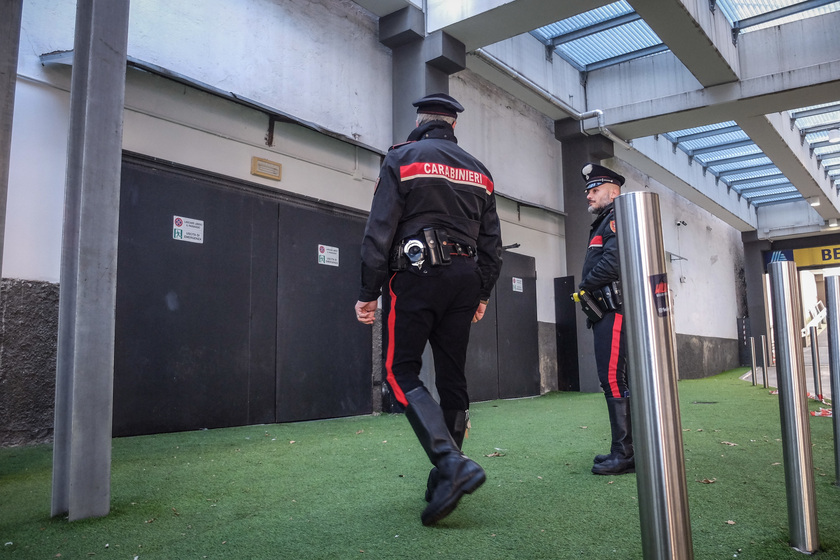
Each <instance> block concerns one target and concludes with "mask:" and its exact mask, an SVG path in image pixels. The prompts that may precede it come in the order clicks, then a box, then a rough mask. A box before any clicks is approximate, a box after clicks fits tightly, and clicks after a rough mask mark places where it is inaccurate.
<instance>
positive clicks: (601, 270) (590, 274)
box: [578, 203, 621, 292]
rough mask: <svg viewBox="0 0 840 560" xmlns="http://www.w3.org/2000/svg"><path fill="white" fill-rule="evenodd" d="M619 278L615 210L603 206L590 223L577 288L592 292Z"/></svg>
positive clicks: (610, 205) (612, 207)
mask: <svg viewBox="0 0 840 560" xmlns="http://www.w3.org/2000/svg"><path fill="white" fill-rule="evenodd" d="M620 277H621V271H620V269H619V261H618V240H617V239H616V237H615V208H614V205H613V203H610V204H609V205H607V206H605V207H604V209H603V210H601V212H600V213H599V214H598V217H597V218H595V221H594V222H592V229H591V230H590V232H589V248H588V249H587V250H586V257H585V258H584V260H583V272H582V273H581V281H580V284H579V286H578V287H579V288H580V289H581V290H586V291H587V292H592V291H593V290H597V289H598V288H600V287H602V286H606V285H607V284H609V283H610V282H614V281H615V280H618V279H619V278H620Z"/></svg>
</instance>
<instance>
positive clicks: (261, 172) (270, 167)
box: [251, 156, 283, 181]
mask: <svg viewBox="0 0 840 560" xmlns="http://www.w3.org/2000/svg"><path fill="white" fill-rule="evenodd" d="M282 173H283V165H282V164H279V163H277V162H276V161H271V160H270V159H263V158H258V157H256V156H254V157H252V158H251V175H256V176H258V177H265V178H266V179H273V180H275V181H279V180H280V177H281V175H282Z"/></svg>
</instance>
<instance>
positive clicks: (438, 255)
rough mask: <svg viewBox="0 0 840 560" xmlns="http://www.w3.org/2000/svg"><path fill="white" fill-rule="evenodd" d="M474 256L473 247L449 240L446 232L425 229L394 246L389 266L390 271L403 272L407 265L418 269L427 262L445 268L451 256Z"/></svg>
mask: <svg viewBox="0 0 840 560" xmlns="http://www.w3.org/2000/svg"><path fill="white" fill-rule="evenodd" d="M475 255H476V251H475V248H474V247H472V246H471V245H468V244H467V243H462V242H460V241H454V240H451V239H449V235H448V234H447V232H446V230H444V229H437V228H425V229H423V231H421V232H420V233H418V234H417V235H412V236H410V237H406V238H405V239H403V240H402V241H401V242H400V243H399V244H396V245H395V246H394V252H393V254H392V257H391V263H390V264H391V269H392V270H405V269H406V268H408V266H409V265H411V266H416V267H417V268H420V267H422V266H423V263H425V262H426V261H427V260H428V262H429V264H430V265H431V266H446V265H448V264H450V263H451V262H452V257H453V256H463V257H474V256H475Z"/></svg>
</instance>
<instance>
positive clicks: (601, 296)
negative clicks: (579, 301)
mask: <svg viewBox="0 0 840 560" xmlns="http://www.w3.org/2000/svg"><path fill="white" fill-rule="evenodd" d="M592 295H593V296H595V299H596V300H597V302H598V307H600V308H601V310H602V311H604V312H607V313H609V312H610V311H619V310H620V309H621V304H622V303H624V301H623V299H622V297H621V282H619V281H618V280H616V281H615V282H610V283H609V284H607V285H606V286H601V287H600V288H598V289H597V290H592Z"/></svg>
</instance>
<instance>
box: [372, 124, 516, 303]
mask: <svg viewBox="0 0 840 560" xmlns="http://www.w3.org/2000/svg"><path fill="white" fill-rule="evenodd" d="M427 227H435V228H443V229H445V230H446V231H447V233H448V234H449V238H450V239H451V240H452V241H455V242H460V243H464V244H467V245H470V246H472V247H475V248H476V251H477V254H478V267H479V270H480V272H481V299H487V298H489V297H490V292H491V291H492V289H493V286H494V285H495V283H496V279H497V278H498V277H499V270H500V268H501V264H502V239H501V234H500V228H499V217H498V216H497V215H496V198H495V195H494V194H493V178H492V177H491V175H490V172H489V171H488V170H487V168H486V167H485V166H484V164H482V163H481V162H480V161H478V160H477V159H476V158H475V157H473V156H472V155H470V154H469V153H467V152H466V151H465V150H464V149H462V148H461V147H460V146H458V141H457V139H456V138H455V134H454V132H453V129H452V126H451V125H449V124H448V123H446V122H443V121H433V122H430V123H426V124H424V125H421V126H419V127H418V128H416V129H414V131H412V133H411V134H410V135H409V137H408V142H406V143H404V144H398V145H396V146H393V147H392V148H391V149H390V150H389V151H388V155H387V156H385V161H384V162H383V164H382V169H381V171H380V173H379V180H378V181H377V186H376V191H375V193H374V195H373V203H372V205H371V210H370V216H369V217H368V222H367V227H366V228H365V235H364V239H363V240H362V289H361V291H360V295H359V301H373V300H375V299H376V298H377V297H379V293H380V290H381V288H382V285H383V284H384V282H385V279H386V277H387V275H388V270H389V258H390V255H391V249H392V247H393V246H394V245H395V244H399V243H400V242H401V241H402V240H403V239H405V238H406V237H410V236H412V235H415V234H418V233H419V232H421V231H422V230H423V229H424V228H427Z"/></svg>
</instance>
